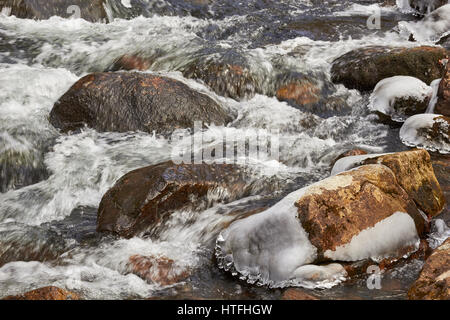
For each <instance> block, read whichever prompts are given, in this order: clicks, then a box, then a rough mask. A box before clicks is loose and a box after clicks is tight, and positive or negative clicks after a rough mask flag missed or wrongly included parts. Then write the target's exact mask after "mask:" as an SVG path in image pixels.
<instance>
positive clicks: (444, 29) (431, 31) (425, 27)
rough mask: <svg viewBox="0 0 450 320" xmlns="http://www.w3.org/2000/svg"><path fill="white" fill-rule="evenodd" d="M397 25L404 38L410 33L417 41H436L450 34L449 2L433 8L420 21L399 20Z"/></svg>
mask: <svg viewBox="0 0 450 320" xmlns="http://www.w3.org/2000/svg"><path fill="white" fill-rule="evenodd" d="M398 27H399V30H400V34H402V35H403V36H404V37H405V38H409V37H410V35H411V34H412V35H413V36H414V39H416V40H417V41H419V42H426V41H432V42H436V41H438V40H439V39H441V38H442V37H445V36H446V35H448V34H450V4H446V5H445V6H442V7H440V8H438V9H436V10H434V11H433V12H431V13H430V14H428V15H427V16H425V18H424V19H422V20H420V21H417V22H406V21H400V22H399V24H398Z"/></svg>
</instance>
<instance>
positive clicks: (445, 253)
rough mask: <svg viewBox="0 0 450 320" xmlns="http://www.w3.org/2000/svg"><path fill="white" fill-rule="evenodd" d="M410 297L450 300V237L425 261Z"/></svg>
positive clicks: (415, 298)
mask: <svg viewBox="0 0 450 320" xmlns="http://www.w3.org/2000/svg"><path fill="white" fill-rule="evenodd" d="M408 297H409V299H411V300H450V238H449V239H447V240H446V241H445V242H444V243H443V244H442V245H441V246H440V247H438V248H437V249H435V250H434V251H433V253H432V254H431V256H430V257H429V258H428V259H427V260H426V261H425V265H424V266H423V268H422V271H421V272H420V276H419V279H417V281H416V282H415V283H414V284H413V286H412V287H411V288H410V289H409V291H408Z"/></svg>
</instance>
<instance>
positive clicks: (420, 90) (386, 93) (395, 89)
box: [369, 76, 433, 122]
mask: <svg viewBox="0 0 450 320" xmlns="http://www.w3.org/2000/svg"><path fill="white" fill-rule="evenodd" d="M432 95H433V88H431V87H430V86H428V85H427V84H426V83H425V82H423V81H421V80H419V79H417V78H414V77H409V76H395V77H390V78H386V79H383V80H381V81H380V82H378V83H377V85H376V86H375V89H374V91H373V93H372V95H371V96H370V103H369V109H370V110H371V111H376V112H380V113H382V114H384V115H387V116H390V117H391V118H392V120H394V121H397V122H403V121H405V120H406V119H407V116H406V115H405V114H402V112H401V110H396V108H394V106H395V104H396V101H397V102H398V100H399V99H402V100H407V99H413V100H415V101H425V99H427V98H431V97H432Z"/></svg>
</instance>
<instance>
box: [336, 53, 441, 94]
mask: <svg viewBox="0 0 450 320" xmlns="http://www.w3.org/2000/svg"><path fill="white" fill-rule="evenodd" d="M447 56H448V52H447V50H445V49H443V48H438V47H426V46H424V47H417V48H388V47H379V46H373V47H366V48H362V49H356V50H353V51H350V52H348V53H346V54H344V55H343V56H341V57H339V58H337V59H336V60H335V61H334V62H333V64H332V69H331V75H332V80H333V82H335V83H342V84H344V85H345V86H346V87H347V88H350V89H358V90H361V91H371V90H373V89H374V87H375V85H376V84H377V83H378V82H380V81H381V80H383V79H385V78H389V77H393V76H400V75H403V76H411V77H415V78H418V79H420V80H422V81H423V82H425V83H426V84H427V85H429V84H430V83H431V82H432V81H433V80H435V79H438V78H441V77H442V76H443V74H444V66H443V65H442V63H441V62H440V60H442V59H445V58H447Z"/></svg>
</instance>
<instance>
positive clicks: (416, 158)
mask: <svg viewBox="0 0 450 320" xmlns="http://www.w3.org/2000/svg"><path fill="white" fill-rule="evenodd" d="M367 164H382V165H385V166H386V167H388V168H389V169H391V170H392V172H393V173H394V174H395V177H396V179H397V182H398V183H399V184H400V186H401V187H402V188H403V189H404V190H405V191H406V192H407V193H408V195H409V197H410V198H411V199H413V200H414V202H415V203H416V205H417V207H418V208H419V209H421V210H422V211H424V212H425V213H426V214H427V215H428V216H429V217H434V216H436V215H438V214H439V213H440V212H441V211H442V209H443V208H444V205H445V198H444V195H443V193H442V190H441V187H440V185H439V182H438V181H437V179H436V176H435V174H434V170H433V166H432V163H431V159H430V155H429V153H428V152H427V151H426V150H423V149H417V150H411V151H405V152H397V153H389V154H368V155H363V156H352V157H347V158H344V159H341V160H339V161H337V162H336V164H335V165H334V167H333V169H332V173H331V174H338V173H340V172H342V171H347V170H350V169H353V168H355V167H358V166H361V165H367Z"/></svg>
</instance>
